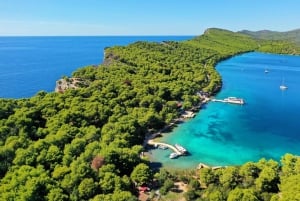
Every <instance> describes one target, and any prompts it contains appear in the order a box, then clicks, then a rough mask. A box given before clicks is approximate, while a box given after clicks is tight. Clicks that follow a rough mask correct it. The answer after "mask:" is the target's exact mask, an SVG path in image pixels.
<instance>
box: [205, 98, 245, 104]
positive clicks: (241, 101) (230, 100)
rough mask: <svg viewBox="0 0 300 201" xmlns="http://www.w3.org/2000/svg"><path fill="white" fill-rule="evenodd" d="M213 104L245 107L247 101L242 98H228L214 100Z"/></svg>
mask: <svg viewBox="0 0 300 201" xmlns="http://www.w3.org/2000/svg"><path fill="white" fill-rule="evenodd" d="M211 101H213V102H222V103H232V104H239V105H244V104H245V101H244V99H242V98H236V97H228V98H224V99H212V100H211Z"/></svg>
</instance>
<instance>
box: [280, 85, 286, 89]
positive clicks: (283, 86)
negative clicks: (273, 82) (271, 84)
mask: <svg viewBox="0 0 300 201" xmlns="http://www.w3.org/2000/svg"><path fill="white" fill-rule="evenodd" d="M279 88H280V89H281V90H286V89H287V88H288V87H287V86H285V85H280V86H279Z"/></svg>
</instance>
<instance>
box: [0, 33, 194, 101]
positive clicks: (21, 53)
mask: <svg viewBox="0 0 300 201" xmlns="http://www.w3.org/2000/svg"><path fill="white" fill-rule="evenodd" d="M190 38H192V36H80V37H67V36H64V37H60V36H57V37H0V98H28V97H31V96H33V95H34V94H36V93H37V92H38V91H41V90H44V91H47V92H51V91H54V88H55V81H56V80H58V79H60V78H61V77H63V76H65V75H66V76H70V75H71V74H72V72H73V71H74V70H76V69H77V68H80V67H83V66H87V65H97V64H100V63H102V61H103V55H104V48H105V47H111V46H115V45H127V44H130V43H133V42H136V41H151V42H161V41H165V40H172V41H181V40H186V39H190Z"/></svg>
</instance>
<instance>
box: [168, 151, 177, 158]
mask: <svg viewBox="0 0 300 201" xmlns="http://www.w3.org/2000/svg"><path fill="white" fill-rule="evenodd" d="M178 156H179V155H178V154H177V153H175V152H173V153H171V154H170V156H169V158H170V159H174V158H177V157H178Z"/></svg>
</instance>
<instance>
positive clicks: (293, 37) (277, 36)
mask: <svg viewBox="0 0 300 201" xmlns="http://www.w3.org/2000/svg"><path fill="white" fill-rule="evenodd" d="M240 33H242V34H246V35H249V36H252V37H254V38H257V39H264V40H289V41H292V42H295V43H298V44H300V29H295V30H292V31H286V32H278V31H270V30H262V31H249V30H243V31H240Z"/></svg>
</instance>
